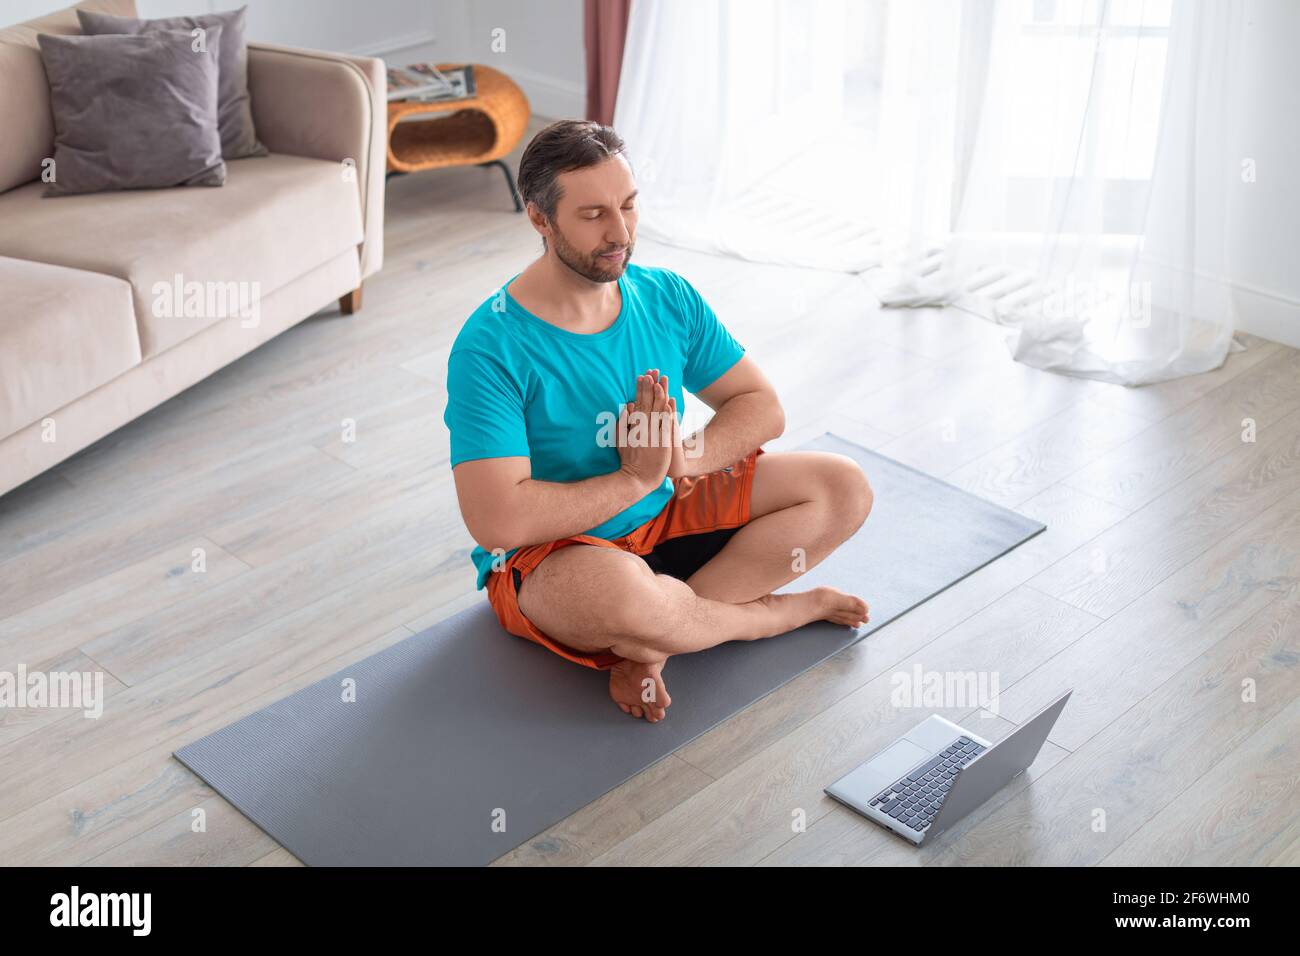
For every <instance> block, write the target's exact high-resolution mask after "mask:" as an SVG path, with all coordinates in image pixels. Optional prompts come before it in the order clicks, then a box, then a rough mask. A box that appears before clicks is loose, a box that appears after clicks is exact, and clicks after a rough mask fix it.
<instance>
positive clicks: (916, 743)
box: [825, 688, 1074, 846]
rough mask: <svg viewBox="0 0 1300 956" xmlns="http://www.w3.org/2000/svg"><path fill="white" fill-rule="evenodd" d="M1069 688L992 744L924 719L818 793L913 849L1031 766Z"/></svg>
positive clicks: (944, 722) (946, 723) (934, 717)
mask: <svg viewBox="0 0 1300 956" xmlns="http://www.w3.org/2000/svg"><path fill="white" fill-rule="evenodd" d="M1073 692H1074V691H1073V688H1071V689H1070V690H1067V691H1066V692H1065V693H1064V694H1062V695H1061V696H1060V697H1058V698H1057V699H1056V700H1054V701H1052V702H1051V703H1050V704H1048V705H1047V706H1046V707H1044V708H1043V709H1042V710H1040V711H1039V712H1038V713H1037V714H1035V715H1034V716H1033V717H1031V718H1030V719H1029V720H1027V721H1025V723H1024V724H1023V725H1021V726H1020V727H1017V728H1016V729H1015V730H1013V731H1012V732H1011V733H1010V734H1008V735H1007V736H1006V737H1004V738H1002V739H1001V740H999V741H998V742H997V743H996V744H991V743H989V742H988V741H987V740H985V739H984V738H983V737H981V736H979V735H978V734H975V733H972V732H971V731H969V730H966V729H965V728H964V727H958V726H957V725H956V724H954V723H953V722H952V721H949V720H944V719H943V718H942V717H940V716H939V715H938V714H932V715H931V716H929V717H927V718H926V719H925V720H923V721H921V722H920V723H919V724H917V725H916V726H915V727H913V728H912V729H911V730H909V731H908V732H907V733H906V734H904V735H903V736H902V737H900V738H899V739H898V740H896V741H894V742H893V743H892V744H890V745H889V746H888V747H886V748H885V749H884V750H882V751H881V752H880V753H878V754H876V755H875V756H874V757H872V758H871V759H870V760H868V761H867V762H866V763H864V764H862V765H861V766H859V767H857V768H856V769H854V770H852V771H850V772H849V773H847V774H845V775H844V776H843V777H840V779H838V780H836V781H835V782H834V783H833V784H831V785H830V786H829V787H827V788H826V791H825V792H826V793H827V794H828V795H829V796H831V797H834V798H835V799H836V800H838V801H839V802H840V803H842V804H844V805H845V806H847V807H851V808H852V809H854V810H856V811H858V813H860V814H862V815H863V816H864V817H866V818H867V819H868V820H872V821H874V822H876V823H878V824H880V825H881V826H882V827H885V828H887V829H890V830H893V831H894V832H895V833H897V834H898V835H899V836H901V837H903V838H904V839H907V840H911V841H912V842H913V843H915V844H916V845H917V846H920V845H921V844H922V843H924V842H925V841H926V840H929V839H932V838H934V837H937V836H938V835H939V834H941V833H943V831H944V830H947V829H948V828H949V827H951V826H953V825H954V824H955V823H957V821H958V820H960V819H962V817H964V816H966V814H968V813H970V812H971V811H972V810H974V809H975V808H976V807H978V806H979V805H980V804H982V803H983V802H984V801H985V800H987V799H988V798H989V797H991V796H993V794H995V793H997V792H998V791H999V790H1001V789H1002V788H1003V787H1004V786H1006V785H1007V784H1008V783H1009V782H1010V781H1011V779H1012V778H1013V777H1018V776H1019V775H1020V774H1021V773H1023V772H1024V770H1025V768H1026V767H1028V766H1029V765H1030V764H1032V763H1033V762H1034V758H1035V757H1037V756H1038V751H1039V750H1040V749H1041V748H1042V746H1043V741H1045V740H1047V735H1048V734H1049V733H1050V732H1051V730H1052V727H1053V725H1055V723H1056V718H1057V717H1059V716H1060V715H1061V711H1062V709H1064V707H1065V702H1066V701H1067V700H1068V699H1069V697H1070V694H1072V693H1073Z"/></svg>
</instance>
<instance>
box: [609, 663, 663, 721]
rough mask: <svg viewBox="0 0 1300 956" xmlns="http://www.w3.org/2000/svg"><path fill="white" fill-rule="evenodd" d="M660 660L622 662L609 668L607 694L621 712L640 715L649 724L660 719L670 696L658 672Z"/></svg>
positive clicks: (661, 669)
mask: <svg viewBox="0 0 1300 956" xmlns="http://www.w3.org/2000/svg"><path fill="white" fill-rule="evenodd" d="M663 669H664V662H663V661H660V662H659V663H657V664H642V663H641V662H640V661H623V662H622V663H620V664H615V665H614V666H613V667H611V668H610V669H609V696H610V697H612V698H614V703H616V704H618V706H619V708H620V709H621V710H622V711H623V713H625V714H630V715H631V716H633V717H644V718H645V719H646V720H648V721H650V723H652V724H653V723H656V722H658V721H660V720H663V719H664V717H665V715H666V714H665V712H666V711H667V709H668V705H669V704H671V703H672V702H673V699H672V698H671V697H669V696H668V688H667V687H666V686H665V685H664V679H663V677H662V676H660V675H661V672H662V671H663Z"/></svg>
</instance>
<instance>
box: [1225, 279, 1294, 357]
mask: <svg viewBox="0 0 1300 956" xmlns="http://www.w3.org/2000/svg"><path fill="white" fill-rule="evenodd" d="M1232 292H1233V300H1234V301H1235V303H1236V306H1237V328H1238V329H1239V330H1240V331H1242V332H1249V333H1250V334H1251V335H1258V336H1259V337H1260V338H1262V339H1269V340H1270V341H1273V342H1280V343H1282V344H1283V345H1289V346H1291V347H1292V348H1298V349H1300V300H1297V299H1293V298H1291V297H1289V296H1285V295H1282V294H1281V293H1278V292H1273V291H1272V290H1270V289H1262V288H1260V287H1258V286H1250V285H1244V284H1243V283H1240V282H1234V283H1232Z"/></svg>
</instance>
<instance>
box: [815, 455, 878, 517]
mask: <svg viewBox="0 0 1300 956" xmlns="http://www.w3.org/2000/svg"><path fill="white" fill-rule="evenodd" d="M824 471H825V474H824V481H825V486H826V495H827V497H828V499H829V502H830V506H831V515H832V519H833V521H834V523H835V526H836V528H837V529H838V530H840V531H841V533H843V534H844V536H845V537H848V536H849V535H851V534H853V533H854V532H855V531H857V530H858V529H859V528H861V527H862V524H863V522H865V521H866V520H867V516H868V515H869V514H871V506H872V504H873V503H874V502H875V496H874V494H873V492H872V490H871V484H870V482H868V481H867V476H866V475H865V474H863V472H862V468H861V466H859V465H858V463H857V462H856V461H854V460H853V459H852V458H849V457H848V456H846V455H828V456H827V459H826V465H825V469H824Z"/></svg>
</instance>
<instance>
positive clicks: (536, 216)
mask: <svg viewBox="0 0 1300 956" xmlns="http://www.w3.org/2000/svg"><path fill="white" fill-rule="evenodd" d="M527 212H528V221H529V222H531V223H532V224H533V228H534V229H536V230H537V231H538V233H540V234H541V236H542V238H543V239H547V238H550V233H551V224H550V223H549V222H547V220H546V215H545V214H544V213H543V212H542V211H541V210H540V209H538V208H537V204H536V203H535V202H533V201H532V200H529V202H528V206H527Z"/></svg>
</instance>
